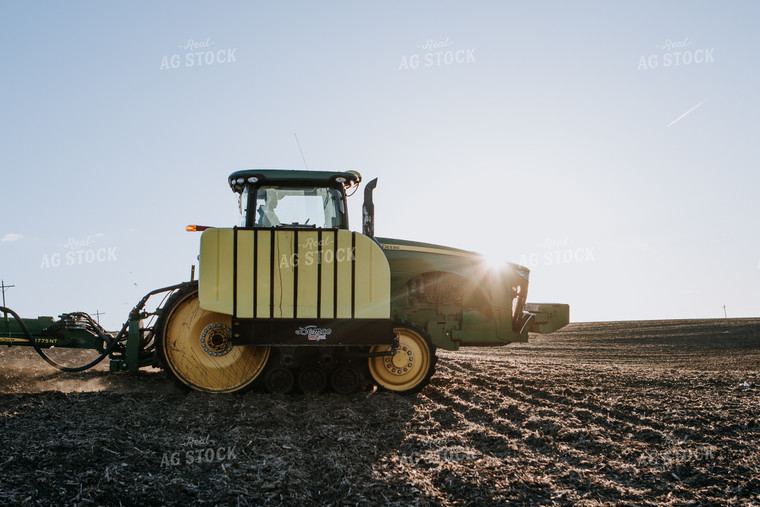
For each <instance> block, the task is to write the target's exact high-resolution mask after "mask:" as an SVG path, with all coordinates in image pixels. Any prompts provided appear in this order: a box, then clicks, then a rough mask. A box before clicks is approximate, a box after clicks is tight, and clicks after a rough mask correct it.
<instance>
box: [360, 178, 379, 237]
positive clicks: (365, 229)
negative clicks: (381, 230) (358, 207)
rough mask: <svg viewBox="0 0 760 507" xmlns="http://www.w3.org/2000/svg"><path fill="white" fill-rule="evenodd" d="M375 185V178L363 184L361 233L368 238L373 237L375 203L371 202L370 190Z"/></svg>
mask: <svg viewBox="0 0 760 507" xmlns="http://www.w3.org/2000/svg"><path fill="white" fill-rule="evenodd" d="M376 186H377V178H375V179H374V180H372V181H370V182H369V183H367V184H366V185H365V186H364V204H362V233H363V234H364V235H365V236H369V237H370V238H374V237H375V203H373V202H372V191H373V190H375V187H376Z"/></svg>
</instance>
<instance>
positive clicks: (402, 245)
mask: <svg viewBox="0 0 760 507" xmlns="http://www.w3.org/2000/svg"><path fill="white" fill-rule="evenodd" d="M375 239H377V241H379V242H380V244H381V245H382V247H383V250H385V251H387V252H393V251H396V252H417V253H422V254H438V255H449V256H455V257H462V258H470V259H472V260H474V261H479V262H487V261H486V258H485V256H484V255H483V254H480V253H478V252H472V251H469V250H462V249H460V248H452V247H448V246H442V245H435V244H432V243H423V242H421V241H409V240H405V239H395V238H380V237H377V238H375ZM505 264H507V265H509V266H510V267H511V268H512V269H513V270H514V271H515V272H516V273H517V274H518V275H520V276H521V277H522V278H525V279H526V280H527V279H528V278H529V275H530V269H528V268H526V267H525V266H521V265H519V264H515V263H512V262H505Z"/></svg>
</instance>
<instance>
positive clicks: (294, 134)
mask: <svg viewBox="0 0 760 507" xmlns="http://www.w3.org/2000/svg"><path fill="white" fill-rule="evenodd" d="M293 137H295V138H296V144H297V145H298V151H300V152H301V158H302V159H303V165H304V167H306V169H307V170H308V169H309V165H308V164H307V163H306V157H304V156H303V150H302V149H301V143H299V142H298V136H297V135H296V133H295V132H294V133H293Z"/></svg>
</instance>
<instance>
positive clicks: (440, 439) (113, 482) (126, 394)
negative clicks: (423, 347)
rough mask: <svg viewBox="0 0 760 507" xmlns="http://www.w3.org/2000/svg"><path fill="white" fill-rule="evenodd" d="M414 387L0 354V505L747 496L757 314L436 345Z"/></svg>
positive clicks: (754, 431) (758, 427)
mask: <svg viewBox="0 0 760 507" xmlns="http://www.w3.org/2000/svg"><path fill="white" fill-rule="evenodd" d="M438 355H439V357H440V360H439V362H438V372H437V373H436V375H435V376H434V377H433V379H432V382H431V384H430V385H429V386H427V387H426V388H425V389H424V390H423V391H422V392H421V393H419V394H416V395H411V396H398V395H394V394H390V393H387V392H383V391H378V390H375V389H366V390H364V391H362V392H359V393H357V394H354V395H350V396H341V395H337V394H320V395H270V394H265V393H261V392H256V391H252V392H247V393H241V394H233V395H209V394H204V393H199V392H187V391H184V390H182V389H179V388H178V387H176V386H175V385H174V384H172V382H171V381H170V380H168V379H167V378H166V377H165V376H164V375H163V373H162V372H160V371H142V372H140V373H138V374H134V373H132V374H131V373H109V372H108V371H107V366H104V365H103V366H99V367H98V369H96V370H94V371H92V370H91V371H88V372H85V373H79V374H63V373H58V372H56V371H55V370H53V369H52V368H51V367H49V366H48V365H47V364H45V363H44V362H42V360H41V359H40V358H39V357H37V356H36V355H35V353H34V351H33V350H30V349H26V348H22V347H14V348H5V347H4V348H2V350H0V364H1V365H2V369H1V371H0V444H1V445H2V453H1V454H0V503H2V504H11V503H13V504H29V505H58V504H81V505H91V504H95V505H118V504H123V505H127V504H144V505H152V504H188V503H210V504H221V505H251V504H273V505H280V504H285V505H302V504H320V505H330V504H332V505H343V504H351V505H378V504H396V505H408V504H441V505H476V504H477V505H493V504H507V503H518V504H557V505H569V504H573V505H600V504H605V505H607V504H620V505H631V504H635V505H669V504H672V505H711V504H736V505H753V504H754V505H760V478H759V477H760V450H759V449H758V442H759V441H760V438H759V437H760V403H758V401H760V319H736V320H730V321H726V320H694V321H656V322H611V323H576V324H571V325H569V326H567V327H566V328H565V329H563V330H561V331H558V332H556V333H553V334H551V335H546V336H542V335H531V341H530V343H527V344H514V345H511V346H508V347H501V348H477V349H464V350H462V351H459V352H445V351H438Z"/></svg>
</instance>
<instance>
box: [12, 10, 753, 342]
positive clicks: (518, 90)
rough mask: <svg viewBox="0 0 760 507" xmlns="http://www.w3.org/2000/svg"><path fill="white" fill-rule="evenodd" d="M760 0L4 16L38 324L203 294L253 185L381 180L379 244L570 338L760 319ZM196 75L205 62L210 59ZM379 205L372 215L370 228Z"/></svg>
mask: <svg viewBox="0 0 760 507" xmlns="http://www.w3.org/2000/svg"><path fill="white" fill-rule="evenodd" d="M758 21H760V3H758V2H753V1H746V2H717V1H714V2H704V1H702V2H699V1H688V2H685V1H684V2H678V1H671V2H661V1H652V2H641V1H636V2H634V1H630V2H608V1H598V2H570V1H554V2H549V1H530V2H529V1H521V2H507V1H504V2H501V1H499V2H496V1H494V2H391V1H388V2H184V1H183V2H169V1H163V2H100V1H91V2H85V1H71V2H58V1H57V2H44V1H39V2H22V1H15V2H12V1H8V0H5V1H2V2H0V44H1V46H2V48H3V51H1V52H0V72H1V73H2V74H1V75H2V79H0V101H1V102H0V104H1V109H0V118H1V120H0V167H1V168H2V182H3V185H2V186H3V192H2V197H0V213H2V221H0V278H2V280H4V281H5V283H6V284H13V285H15V287H13V288H11V289H9V290H8V291H7V293H6V298H7V303H8V305H9V306H10V307H12V308H14V309H16V310H17V311H18V312H19V313H21V314H22V315H23V316H27V317H34V316H37V315H58V314H60V313H62V312H66V311H87V312H90V313H93V314H94V313H95V312H96V311H99V312H105V315H104V316H103V317H102V318H101V321H102V322H104V323H105V324H106V326H107V327H108V328H109V329H114V328H117V327H119V326H120V324H121V323H122V322H123V321H124V320H125V319H126V317H127V313H128V311H129V309H130V308H131V307H132V306H133V305H134V304H135V303H136V302H137V300H139V298H140V297H141V296H142V295H143V294H145V293H146V292H148V291H149V290H152V289H154V288H158V287H161V286H165V285H170V284H173V283H177V282H180V281H183V280H187V279H189V276H190V266H191V265H192V264H193V263H194V262H195V261H196V255H197V250H198V240H199V235H198V234H193V233H188V232H185V231H184V227H185V225H186V224H190V223H199V224H207V225H217V226H231V225H234V224H236V221H237V203H236V200H235V198H234V195H233V194H232V192H231V191H230V190H229V187H228V186H227V181H226V178H227V176H228V175H229V174H230V173H231V172H233V171H235V170H239V169H247V168H287V169H303V168H304V161H303V160H302V158H301V154H300V152H299V149H298V145H297V144H296V140H295V137H294V133H297V135H298V139H299V141H300V144H301V147H302V149H303V153H304V156H305V159H306V163H307V164H308V167H309V168H310V169H315V170H317V169H319V170H358V171H359V172H361V173H362V175H363V176H364V178H365V181H368V180H369V179H371V178H373V177H378V178H379V185H378V188H377V190H376V192H375V196H376V197H375V203H376V221H377V223H376V233H377V234H378V235H380V236H390V237H398V238H403V239H416V240H420V241H427V242H431V243H438V244H444V245H449V246H455V247H460V248H465V249H469V250H475V251H479V252H483V253H486V254H488V255H490V256H493V257H496V258H499V259H503V260H509V261H513V262H518V263H521V264H524V265H526V266H528V267H529V268H531V287H530V289H529V300H531V301H534V302H563V303H569V304H570V306H571V319H572V320H573V321H596V320H636V319H661V318H665V319H667V318H711V317H722V316H723V305H724V304H725V305H726V310H727V313H728V316H729V317H742V316H744V317H748V316H758V315H759V314H760V226H759V221H758V217H760V202H759V200H758V199H757V194H758V188H759V187H760V171H758V160H759V159H760V157H759V156H758V155H759V152H760V142H758V140H759V139H760V132H759V130H760V129H759V128H758V126H759V125H760V123H759V121H758V117H759V114H758V113H760V94H759V93H758V89H760V65H759V64H758V60H759V59H760V37H759V36H758V34H757V24H758ZM191 64H192V66H191ZM360 196H361V192H360V193H358V194H357V195H356V196H355V197H354V198H353V200H352V202H351V204H352V206H353V211H352V221H353V228H354V229H357V228H359V224H360V222H359V208H360V204H361V203H360V199H361V197H360Z"/></svg>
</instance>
